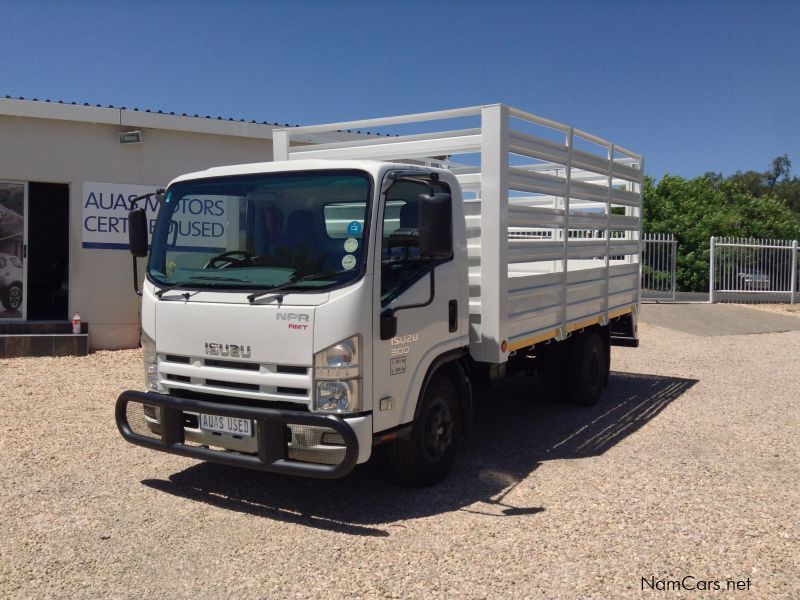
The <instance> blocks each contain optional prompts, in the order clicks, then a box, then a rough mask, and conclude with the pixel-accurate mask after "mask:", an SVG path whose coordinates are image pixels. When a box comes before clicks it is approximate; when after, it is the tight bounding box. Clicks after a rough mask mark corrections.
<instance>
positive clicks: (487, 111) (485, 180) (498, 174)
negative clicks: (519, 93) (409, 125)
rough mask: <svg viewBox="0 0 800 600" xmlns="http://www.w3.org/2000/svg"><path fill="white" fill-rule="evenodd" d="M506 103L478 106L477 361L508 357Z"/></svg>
mask: <svg viewBox="0 0 800 600" xmlns="http://www.w3.org/2000/svg"><path fill="white" fill-rule="evenodd" d="M508 121H509V115H508V107H507V106H505V105H503V104H496V105H493V106H484V107H483V108H482V109H481V238H480V239H481V343H480V349H479V352H478V356H476V357H474V358H475V359H476V360H478V361H484V362H491V363H502V362H505V361H506V360H507V359H508V352H507V349H506V352H503V350H502V348H501V345H502V343H503V342H504V341H506V340H507V339H508V338H507V332H506V328H507V322H508V169H509V161H508V127H509V122H508Z"/></svg>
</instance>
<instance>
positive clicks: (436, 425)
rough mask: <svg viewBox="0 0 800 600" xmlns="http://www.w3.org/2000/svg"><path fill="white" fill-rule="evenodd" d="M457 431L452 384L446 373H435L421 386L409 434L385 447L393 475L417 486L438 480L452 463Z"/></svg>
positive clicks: (457, 410)
mask: <svg viewBox="0 0 800 600" xmlns="http://www.w3.org/2000/svg"><path fill="white" fill-rule="evenodd" d="M460 432H461V413H460V410H459V402H458V393H457V392H456V388H455V386H454V385H453V382H452V381H450V379H448V378H447V377H443V376H441V375H436V376H434V378H433V379H432V380H431V382H430V383H429V384H428V387H427V389H426V390H425V395H424V396H423V398H422V405H421V406H420V410H419V414H418V416H417V419H416V421H415V423H414V428H413V429H412V431H411V436H410V437H409V439H405V440H402V439H401V440H395V441H394V442H393V443H392V445H391V447H390V449H389V458H390V460H391V464H392V469H393V470H394V473H395V475H396V476H397V477H398V478H399V479H401V480H403V481H404V482H406V483H409V484H411V485H414V486H417V487H426V486H429V485H433V484H434V483H438V482H439V481H441V480H442V479H444V478H445V476H446V475H447V473H448V472H449V471H450V468H451V467H452V466H453V462H454V461H455V458H456V453H457V450H458V440H459V434H460Z"/></svg>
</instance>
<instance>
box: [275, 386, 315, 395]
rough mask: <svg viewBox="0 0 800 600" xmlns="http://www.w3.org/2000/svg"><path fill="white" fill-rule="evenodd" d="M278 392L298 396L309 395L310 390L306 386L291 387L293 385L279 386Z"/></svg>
mask: <svg viewBox="0 0 800 600" xmlns="http://www.w3.org/2000/svg"><path fill="white" fill-rule="evenodd" d="M278 393H279V394H295V395H298V396H307V395H308V390H307V389H304V388H291V387H282V386H278Z"/></svg>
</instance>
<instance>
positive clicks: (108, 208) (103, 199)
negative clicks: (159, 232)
mask: <svg viewBox="0 0 800 600" xmlns="http://www.w3.org/2000/svg"><path fill="white" fill-rule="evenodd" d="M156 189H157V187H156V186H149V185H132V184H125V183H95V182H92V181H84V182H83V198H82V205H83V226H82V227H81V229H82V232H83V233H82V241H83V247H84V248H102V249H112V250H127V249H128V211H130V210H131V208H132V206H131V200H133V199H134V198H136V197H137V196H141V195H143V194H149V193H151V192H155V191H156ZM138 207H139V208H144V209H145V212H146V214H147V222H148V231H149V233H150V234H152V233H153V228H154V227H155V224H156V217H157V216H158V209H159V204H158V201H157V200H156V198H155V196H151V197H150V198H147V199H145V200H140V201H139V202H138ZM227 209H228V207H227V202H226V201H225V200H221V199H219V198H218V197H217V198H203V197H200V196H198V197H192V198H186V199H184V200H182V201H181V205H180V206H179V207H178V208H177V209H175V212H174V214H173V221H172V223H171V226H170V236H169V242H168V243H169V248H170V250H178V251H188V252H191V251H195V252H220V251H224V250H225V247H226V235H227V233H226V230H227V228H228V227H227V226H228V218H227V212H228V211H227Z"/></svg>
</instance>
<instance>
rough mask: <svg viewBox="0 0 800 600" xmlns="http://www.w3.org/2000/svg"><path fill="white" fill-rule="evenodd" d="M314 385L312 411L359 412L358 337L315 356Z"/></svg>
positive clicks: (359, 343)
mask: <svg viewBox="0 0 800 600" xmlns="http://www.w3.org/2000/svg"><path fill="white" fill-rule="evenodd" d="M314 381H315V382H316V383H315V387H314V405H313V409H314V410H315V411H319V412H330V413H353V412H358V411H359V410H361V336H358V335H354V336H353V337H350V338H347V339H346V340H342V341H341V342H338V343H336V344H333V345H332V346H328V347H327V348H325V349H324V350H321V351H319V352H317V353H316V354H315V355H314Z"/></svg>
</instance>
